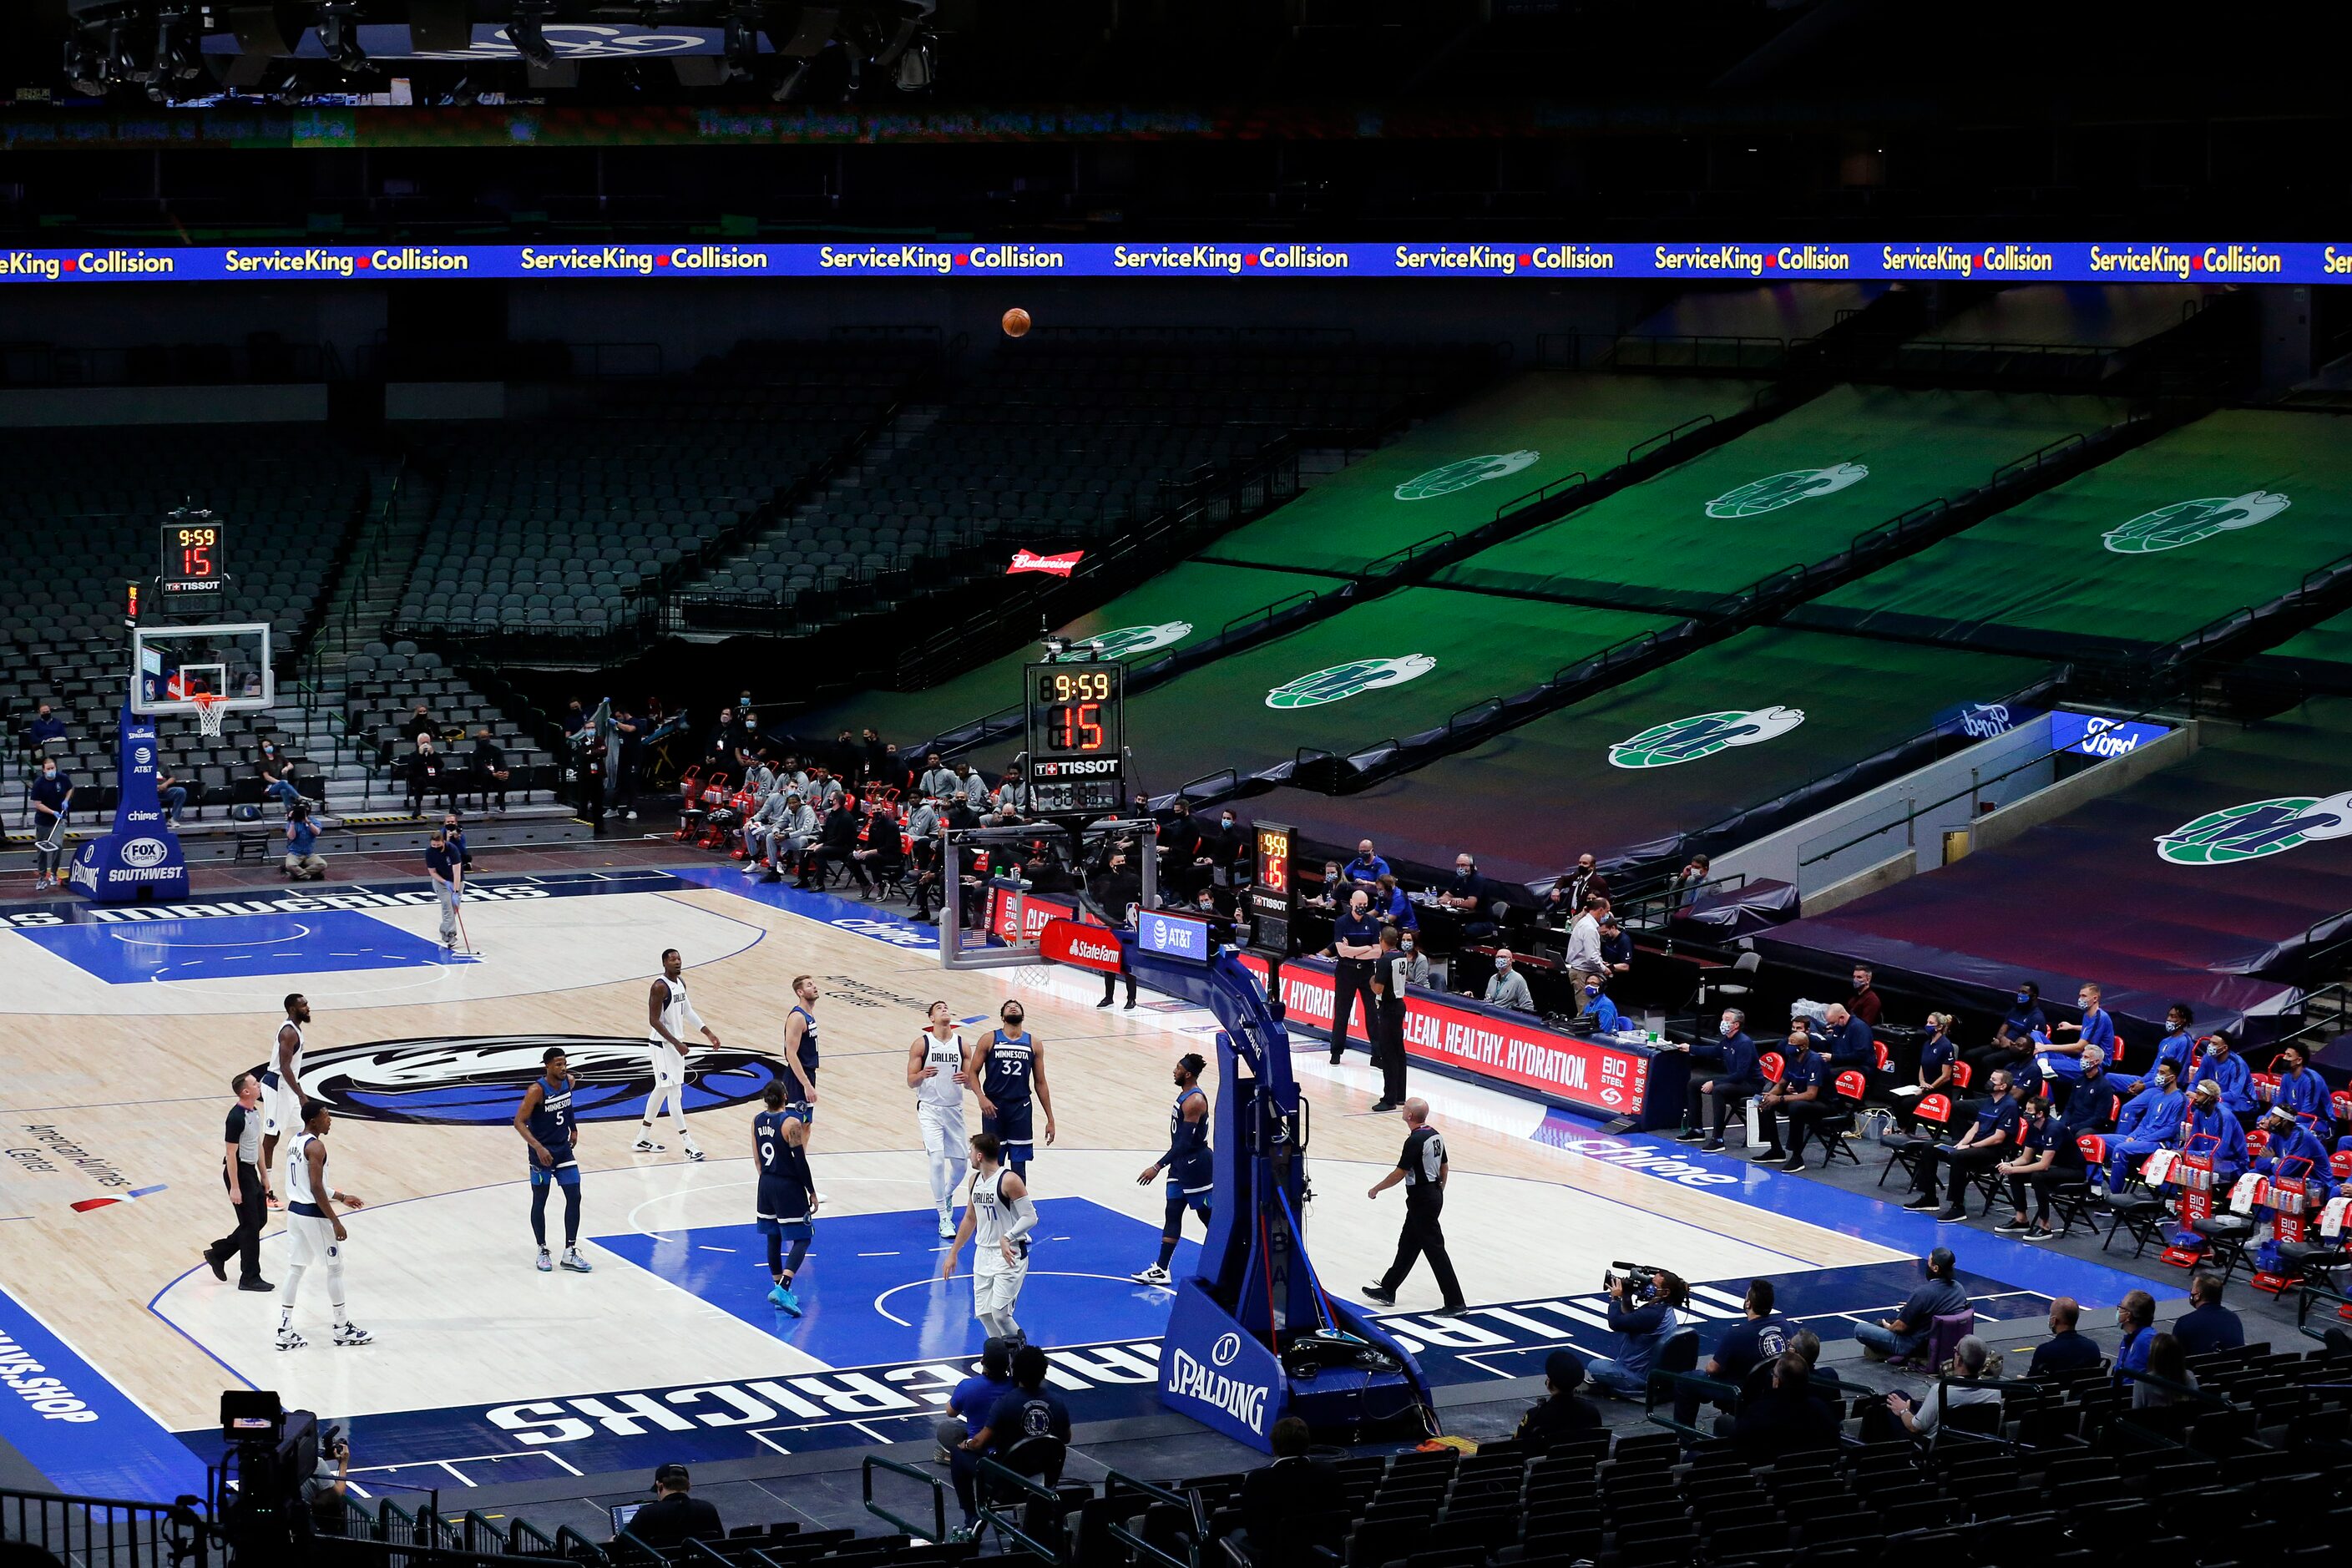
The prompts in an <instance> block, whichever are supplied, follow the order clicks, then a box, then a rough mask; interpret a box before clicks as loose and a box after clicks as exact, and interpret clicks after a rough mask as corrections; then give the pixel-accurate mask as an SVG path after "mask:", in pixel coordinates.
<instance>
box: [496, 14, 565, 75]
mask: <svg viewBox="0 0 2352 1568" xmlns="http://www.w3.org/2000/svg"><path fill="white" fill-rule="evenodd" d="M554 15H555V0H515V3H514V18H513V20H512V21H510V22H509V23H508V25H507V39H508V41H509V42H510V43H512V44H513V45H514V47H515V51H516V53H518V54H520V55H521V56H522V58H524V59H526V60H528V61H530V63H531V64H532V65H534V66H537V67H538V68H540V69H541V70H553V69H554V68H555V49H554V47H553V46H552V45H551V44H550V43H549V42H548V41H547V22H548V19H549V18H550V17H551V16H554Z"/></svg>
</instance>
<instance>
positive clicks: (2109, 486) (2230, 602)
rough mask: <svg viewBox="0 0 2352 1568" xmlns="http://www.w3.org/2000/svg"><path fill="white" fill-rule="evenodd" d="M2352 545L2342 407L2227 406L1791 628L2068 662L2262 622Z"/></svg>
mask: <svg viewBox="0 0 2352 1568" xmlns="http://www.w3.org/2000/svg"><path fill="white" fill-rule="evenodd" d="M2347 552H2352V417H2347V416H2341V415H2332V414H2322V413H2307V412H2305V413H2279V412H2272V411H2262V410H2251V409H2226V410H2223V411H2222V412H2221V413H2218V414H2210V415H2208V416H2205V417H2204V418H2202V419H2200V420H2197V421H2196V422H2195V423H2193V424H2190V425H2187V426H2182V427H2181V428H2179V429H2178V430H2174V431H2172V432H2170V433H2169V434H2168V435H2165V436H2162V437H2158V439H2156V440H2154V441H2150V442H2149V443H2147V445H2146V446H2144V447H2138V448H2137V449H2136V450H2133V451H2129V452H2126V453H2124V454H2123V455H2122V456H2120V457H2117V458H2114V459H2113V460H2111V461H2109V462H2106V463H2103V464H2101V465H2100V466H2099V467H2097V468H2093V469H2091V470H2090V471H2089V472H2087V473H2084V474H2081V475H2078V476H2077V477H2075V478H2074V479H2069V480H2067V481H2066V482H2065V483H2064V484H2062V485H2059V486H2057V487H2055V488H2054V489H2050V490H2047V491H2044V492H2043V493H2042V494H2040V495H2038V496H2034V497H2032V499H2031V500H2026V501H2024V502H2022V503H2021V504H2020V505H2017V506H2014V507H2011V508H2010V509H2009V510H2006V511H2002V512H2000V513H1998V514H1997V515H1995V516H1993V517H1990V518H1987V519H1986V520H1985V521H1982V522H1979V523H1978V524H1976V525H1975V526H1974V527H1972V528H1969V529H1967V530H1965V531H1962V532H1960V533H1958V534H1956V535H1954V536H1953V537H1951V538H1949V539H1947V540H1945V541H1943V542H1940V543H1937V544H1934V545H1931V546H1929V547H1928V548H1927V549H1926V550H1923V551H1921V552H1918V553H1917V554H1916V555H1912V556H1908V557H1906V558H1905V559H1903V560H1900V561H1896V562H1895V563H1892V564H1889V565H1886V566H1884V567H1881V568H1880V569H1879V570H1877V571H1875V572H1873V573H1872V574H1869V575H1868V576H1866V577H1864V578H1863V579H1862V580H1861V581H1859V582H1856V583H1853V584H1849V585H1847V586H1845V587H1843V588H1839V589H1836V590H1834V591H1832V592H1831V593H1830V594H1828V595H1824V596H1822V598H1821V599H1818V600H1816V601H1814V602H1813V603H1811V604H1810V605H1802V606H1800V607H1799V608H1798V609H1796V610H1795V611H1793V612H1791V613H1790V617H1789V618H1790V621H1791V622H1792V623H1794V624H1798V625H1803V626H1834V627H1839V628H1842V629H1853V630H1860V631H1863V632H1866V633H1869V634H1871V635H1874V636H1885V637H1916V638H1932V639H1935V640H1938V641H1945V642H1955V643H1966V644H1969V645H1971V646H1974V647H1996V648H2005V649H2011V650H2016V651H2032V652H2041V653H2048V654H2051V655H2053V656H2056V657H2069V656H2075V655H2081V654H2085V653H2097V654H2107V655H2116V654H2134V653H2144V652H2146V651H2147V650H2149V649H2151V648H2160V647H2168V646H2170V645H2172V644H2175V643H2179V642H2180V641H2182V640H2183V639H2185V638H2188V637H2191V636H2192V635H2194V634H2196V633H2198V632H2199V631H2200V630H2202V629H2204V628H2207V627H2210V626H2216V625H2217V624H2229V623H2233V622H2238V621H2242V620H2244V619H2252V618H2259V617H2262V616H2265V615H2268V614H2270V613H2273V612H2274V611H2276V610H2277V609H2279V608H2280V607H2282V606H2283V605H2287V604H2290V603H2293V602H2295V601H2296V600H2297V598H2298V597H2299V596H2300V595H2303V594H2305V592H2307V591H2309V590H2310V589H2312V588H2315V587H2320V586H2325V585H2326V583H2327V582H2328V581H2330V580H2331V578H2332V576H2333V575H2334V574H2340V573H2341V572H2342V571H2343V570H2344V569H2345V566H2346V563H2344V562H2343V561H2342V560H2341V558H2342V557H2344V556H2345V555H2346V554H2347Z"/></svg>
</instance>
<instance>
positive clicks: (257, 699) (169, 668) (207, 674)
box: [130, 621, 278, 713]
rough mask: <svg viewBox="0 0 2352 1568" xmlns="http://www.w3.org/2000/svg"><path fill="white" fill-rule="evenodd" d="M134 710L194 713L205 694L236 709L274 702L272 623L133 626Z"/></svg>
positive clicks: (231, 710)
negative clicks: (270, 657) (271, 660)
mask: <svg viewBox="0 0 2352 1568" xmlns="http://www.w3.org/2000/svg"><path fill="white" fill-rule="evenodd" d="M130 679H131V711H132V712H133V713H193V712H194V711H195V710H196V703H195V701H194V699H195V698H196V697H198V696H199V695H211V696H218V697H221V698H223V699H225V701H224V702H223V704H222V705H223V707H225V708H226V710H229V711H230V712H237V711H242V710H251V709H261V708H268V707H269V706H271V705H272V704H273V703H275V702H276V701H277V700H278V683H277V679H276V678H275V677H274V676H273V675H272V673H271V671H270V668H269V623H268V622H267V621H254V622H247V623H241V624H238V625H234V626H230V625H223V626H133V627H131V674H130Z"/></svg>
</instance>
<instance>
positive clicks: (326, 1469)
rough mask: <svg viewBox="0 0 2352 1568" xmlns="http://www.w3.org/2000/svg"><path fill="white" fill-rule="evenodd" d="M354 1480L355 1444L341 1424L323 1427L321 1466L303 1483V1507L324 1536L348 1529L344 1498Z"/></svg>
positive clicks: (320, 1445)
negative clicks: (353, 1458)
mask: <svg viewBox="0 0 2352 1568" xmlns="http://www.w3.org/2000/svg"><path fill="white" fill-rule="evenodd" d="M351 1479H352V1444H351V1439H350V1438H348V1437H346V1436H343V1429H342V1428H341V1426H322V1427H320V1429H319V1468H317V1469H316V1470H314V1471H312V1472H311V1473H310V1476H309V1477H308V1478H306V1479H304V1480H303V1482H302V1506H303V1507H305V1508H307V1509H309V1510H310V1523H311V1525H312V1527H313V1528H314V1529H316V1530H317V1531H318V1532H319V1533H320V1535H341V1534H342V1533H343V1532H344V1525H343V1515H344V1508H343V1499H344V1497H345V1496H346V1495H347V1491H348V1489H349V1487H350V1485H351Z"/></svg>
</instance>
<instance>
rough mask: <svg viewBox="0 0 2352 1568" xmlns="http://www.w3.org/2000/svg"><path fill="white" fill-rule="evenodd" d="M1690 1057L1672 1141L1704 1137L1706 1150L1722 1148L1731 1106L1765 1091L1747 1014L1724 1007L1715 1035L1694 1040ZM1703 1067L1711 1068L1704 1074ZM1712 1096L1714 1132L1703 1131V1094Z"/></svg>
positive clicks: (1696, 1140)
mask: <svg viewBox="0 0 2352 1568" xmlns="http://www.w3.org/2000/svg"><path fill="white" fill-rule="evenodd" d="M1689 1050H1690V1058H1691V1074H1690V1087H1689V1089H1687V1090H1685V1094H1684V1097H1683V1128H1682V1131H1680V1132H1679V1133H1677V1134H1675V1140H1676V1142H1683V1143H1696V1142H1698V1141H1699V1140H1700V1139H1702V1138H1704V1139H1706V1150H1707V1152H1710V1153H1712V1152H1715V1151H1717V1150H1718V1149H1720V1148H1722V1147H1723V1129H1724V1125H1725V1123H1727V1122H1728V1121H1730V1120H1731V1109H1732V1107H1733V1106H1734V1105H1736V1104H1738V1102H1739V1100H1741V1099H1742V1098H1743V1097H1745V1096H1747V1095H1751V1094H1761V1093H1763V1092H1764V1077H1763V1075H1762V1074H1761V1073H1759V1072H1758V1071H1757V1070H1756V1058H1757V1053H1756V1042H1755V1041H1754V1040H1751V1039H1749V1038H1748V1015H1747V1014H1745V1013H1743V1012H1741V1011H1740V1010H1739V1009H1738V1008H1737V1007H1726V1008H1725V1009H1724V1010H1723V1016H1722V1017H1721V1018H1719V1019H1718V1020H1717V1022H1716V1037H1715V1038H1714V1039H1712V1040H1703V1041H1695V1042H1693V1043H1692V1045H1691V1046H1690V1047H1689ZM1702 1067H1706V1068H1714V1069H1715V1070H1714V1071H1713V1072H1711V1073H1703V1072H1701V1071H1699V1070H1698V1069H1699V1068H1702ZM1707 1095H1713V1096H1714V1097H1715V1122H1714V1131H1702V1128H1704V1127H1705V1126H1706V1122H1705V1120H1704V1113H1705V1110H1706V1107H1705V1102H1704V1097H1705V1096H1707Z"/></svg>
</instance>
